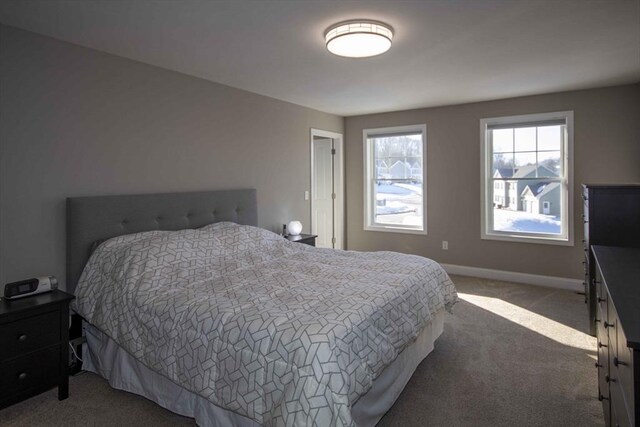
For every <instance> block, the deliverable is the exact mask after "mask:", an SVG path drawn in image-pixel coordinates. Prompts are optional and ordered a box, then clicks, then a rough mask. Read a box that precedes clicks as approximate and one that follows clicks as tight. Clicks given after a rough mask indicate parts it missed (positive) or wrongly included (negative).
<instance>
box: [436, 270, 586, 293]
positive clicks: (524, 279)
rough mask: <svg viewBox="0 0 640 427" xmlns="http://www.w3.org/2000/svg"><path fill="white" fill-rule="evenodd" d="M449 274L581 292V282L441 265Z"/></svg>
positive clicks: (582, 289)
mask: <svg viewBox="0 0 640 427" xmlns="http://www.w3.org/2000/svg"><path fill="white" fill-rule="evenodd" d="M441 265H442V267H444V269H445V271H446V272H447V273H449V274H457V275H460V276H472V277H480V278H482V279H492V280H502V281H505V282H515V283H525V284H527V285H536V286H545V287H547V288H556V289H566V290H569V291H575V292H583V291H584V286H583V285H582V280H577V279H567V278H564V277H553V276H541V275H538V274H527V273H516V272H513V271H503V270H491V269H489V268H479V267H466V266H463V265H451V264H441Z"/></svg>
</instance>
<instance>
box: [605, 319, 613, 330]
mask: <svg viewBox="0 0 640 427" xmlns="http://www.w3.org/2000/svg"><path fill="white" fill-rule="evenodd" d="M614 325H615V324H614V323H607V321H606V320H605V321H604V327H605V328H613V326H614Z"/></svg>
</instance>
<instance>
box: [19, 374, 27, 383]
mask: <svg viewBox="0 0 640 427" xmlns="http://www.w3.org/2000/svg"><path fill="white" fill-rule="evenodd" d="M25 378H27V373H26V372H21V373H20V374H19V375H18V379H19V380H20V381H22V380H24V379H25Z"/></svg>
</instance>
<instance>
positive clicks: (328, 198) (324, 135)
mask: <svg viewBox="0 0 640 427" xmlns="http://www.w3.org/2000/svg"><path fill="white" fill-rule="evenodd" d="M343 169H344V164H343V157H342V135H341V134H338V133H333V132H328V131H322V130H317V129H312V130H311V233H313V234H316V235H317V236H318V238H317V239H316V246H318V247H321V248H336V249H342V248H343V221H344V218H343V217H344V213H343V210H344V208H343V206H344V200H343V195H344V191H343V188H342V187H343Z"/></svg>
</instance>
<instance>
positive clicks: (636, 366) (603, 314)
mask: <svg viewBox="0 0 640 427" xmlns="http://www.w3.org/2000/svg"><path fill="white" fill-rule="evenodd" d="M591 249H592V250H591V252H592V253H593V256H594V260H595V270H596V277H595V281H594V283H595V286H596V298H597V310H596V313H597V314H596V321H595V323H596V325H597V326H596V337H597V338H598V360H597V362H596V367H597V368H598V398H599V399H600V400H601V401H602V406H603V409H604V417H605V423H606V425H607V426H638V425H640V248H620V247H611V246H593V247H592V248H591Z"/></svg>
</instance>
